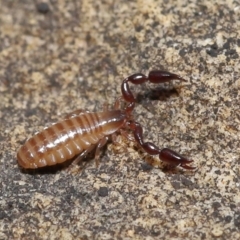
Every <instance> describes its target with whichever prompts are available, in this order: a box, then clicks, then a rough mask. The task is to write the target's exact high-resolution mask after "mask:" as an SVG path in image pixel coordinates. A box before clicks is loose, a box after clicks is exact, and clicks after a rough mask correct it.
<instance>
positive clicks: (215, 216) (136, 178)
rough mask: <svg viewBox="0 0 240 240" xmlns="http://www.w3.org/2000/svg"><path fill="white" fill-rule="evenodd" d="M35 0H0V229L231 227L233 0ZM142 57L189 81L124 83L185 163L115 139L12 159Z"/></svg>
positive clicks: (113, 87) (134, 235)
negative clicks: (23, 160) (24, 163)
mask: <svg viewBox="0 0 240 240" xmlns="http://www.w3.org/2000/svg"><path fill="white" fill-rule="evenodd" d="M38 3H39V2H37V1H32V0H25V1H7V0H0V5H1V8H0V118H1V121H0V169H1V177H0V178H1V181H0V182H1V185H0V187H1V188H0V239H215V238H217V237H218V239H240V141H239V140H240V139H239V138H240V137H239V136H240V127H239V125H240V124H239V123H240V111H239V106H240V93H239V89H240V64H239V54H240V5H239V2H238V1H230V0H229V1H225V0H219V1H197V0H193V1H184V0H182V1H173V0H172V1H154V0H148V1H141V0H139V1H113V0H105V1H90V0H87V1H86V0H82V1H78V0H75V1H66V0H65V1H64V0H59V1H55V0H53V1H50V0H49V1H46V2H45V3H46V4H40V5H39V4H38ZM151 69H165V70H168V71H171V72H175V73H177V74H180V75H181V76H183V77H184V78H186V79H187V80H188V82H187V83H181V82H179V81H174V82H172V83H170V84H163V85H161V86H157V87H156V86H153V85H150V84H147V85H145V86H142V87H136V91H138V92H140V93H141V95H140V97H139V104H138V106H137V108H136V110H135V113H134V114H135V117H136V119H137V121H139V122H141V124H142V125H143V127H144V129H145V132H144V135H145V137H146V139H148V140H151V141H153V142H154V143H155V144H157V145H159V146H161V147H170V148H172V149H174V150H176V151H178V152H180V153H181V154H183V155H185V156H189V157H190V158H192V159H194V160H195V164H196V166H197V167H198V169H197V170H196V171H184V170H182V169H180V168H177V169H169V168H167V167H166V165H164V164H162V163H160V162H159V161H158V159H157V158H155V157H154V158H152V157H149V156H147V155H146V154H145V153H144V152H142V151H141V150H140V149H139V148H138V147H137V146H136V144H134V142H128V141H126V140H123V139H122V142H121V144H120V145H117V146H114V145H112V144H109V145H108V146H107V148H106V151H104V152H103V153H102V155H101V163H100V166H99V168H96V167H95V163H94V161H93V160H89V161H85V163H86V164H81V165H80V170H79V169H74V168H73V169H71V171H68V168H63V169H57V170H56V169H48V170H43V171H35V172H25V171H21V169H19V167H18V165H17V162H16V151H17V149H18V148H19V146H20V145H21V144H23V143H24V141H25V140H26V138H27V137H30V136H31V135H32V134H33V133H34V132H36V131H38V130H41V129H42V128H43V127H44V126H45V125H47V124H49V123H51V122H55V121H56V120H58V119H61V118H62V117H63V116H64V115H65V114H66V113H68V112H70V111H73V110H75V109H77V108H83V109H88V110H94V111H97V110H100V109H101V108H102V105H103V104H104V103H105V102H107V103H109V104H112V103H114V101H115V99H116V97H118V96H120V84H121V81H122V80H123V79H124V77H126V76H128V75H129V74H132V73H135V72H142V73H146V74H147V73H148V71H149V70H151ZM151 89H152V90H151ZM155 89H157V90H156V91H155ZM120 140H121V139H120ZM149 163H152V165H153V166H152V167H151V165H150V164H149ZM83 165H84V166H83ZM75 170H76V171H75ZM77 170H78V171H77Z"/></svg>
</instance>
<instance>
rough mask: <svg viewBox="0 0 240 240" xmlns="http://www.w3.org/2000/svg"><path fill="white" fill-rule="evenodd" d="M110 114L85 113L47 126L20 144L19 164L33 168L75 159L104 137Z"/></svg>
mask: <svg viewBox="0 0 240 240" xmlns="http://www.w3.org/2000/svg"><path fill="white" fill-rule="evenodd" d="M112 112H113V111H112ZM114 112H116V111H114ZM109 113H111V111H110V112H109ZM108 115H109V114H106V113H104V112H103V113H85V114H81V115H78V116H74V117H71V118H69V119H66V120H63V121H60V122H58V123H55V124H53V125H52V126H50V127H48V128H46V129H44V130H43V131H42V132H39V133H37V134H36V135H34V136H33V137H31V138H30V139H28V140H27V141H26V143H25V144H24V145H23V146H22V147H20V149H19V150H18V153H17V158H18V163H19V165H20V166H21V167H23V168H32V169H33V168H39V167H44V166H51V165H55V164H58V163H62V162H64V161H66V160H68V159H71V158H73V157H74V156H76V155H78V154H80V153H81V152H83V151H84V150H85V149H87V148H88V147H89V146H90V145H92V144H96V143H97V142H98V141H99V140H100V139H101V138H103V137H104V135H105V134H104V129H105V128H108V126H106V125H109V124H111V121H109V117H108ZM110 117H112V116H111V114H110ZM105 131H106V130H105Z"/></svg>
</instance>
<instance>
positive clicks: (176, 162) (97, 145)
mask: <svg viewBox="0 0 240 240" xmlns="http://www.w3.org/2000/svg"><path fill="white" fill-rule="evenodd" d="M173 79H178V80H181V81H186V80H185V79H183V78H181V77H180V76H178V75H176V74H173V73H170V72H166V71H151V72H150V73H149V75H148V77H147V76H145V75H143V74H141V73H136V74H133V75H131V76H129V77H127V78H126V79H124V80H123V82H122V86H121V90H122V97H121V98H122V99H123V100H125V101H126V102H127V106H126V107H125V108H124V109H123V110H121V109H119V107H120V105H121V104H120V100H121V99H118V100H117V101H116V103H115V107H114V109H113V110H108V109H104V111H102V112H96V113H95V112H88V111H83V110H77V111H74V112H72V113H71V114H69V115H68V117H66V118H65V119H63V120H62V121H60V122H57V123H55V124H53V125H52V126H50V127H48V128H46V129H44V130H43V131H42V132H39V133H37V134H36V135H34V136H33V137H31V138H30V139H28V140H27V141H26V143H25V144H24V145H23V146H21V147H20V149H19V150H18V153H17V159H18V164H19V165H20V166H21V167H23V168H27V169H34V168H40V167H45V166H51V165H56V164H58V163H62V162H65V161H66V160H68V159H71V158H73V157H74V156H77V155H78V156H79V157H77V159H76V162H78V161H79V159H81V158H82V157H84V156H86V154H87V153H89V152H90V151H92V150H93V149H96V153H95V160H96V163H98V160H99V156H100V154H99V153H100V149H101V148H102V147H103V146H104V145H105V144H106V142H107V140H108V139H109V137H110V136H112V139H114V136H115V134H116V132H120V131H123V129H128V130H131V131H132V132H133V136H134V139H135V141H136V142H137V143H138V144H139V145H140V146H141V147H142V148H143V150H144V151H146V152H147V153H148V154H150V155H159V158H160V159H161V160H162V161H164V162H166V163H169V164H171V165H173V166H181V167H182V168H185V169H194V168H195V167H192V166H189V165H188V164H189V163H191V162H193V160H189V159H187V158H185V157H183V156H181V155H180V154H178V153H176V152H174V151H173V150H171V149H169V148H164V149H162V150H161V149H159V148H158V147H157V146H156V145H155V144H153V143H151V142H144V139H143V129H142V127H141V125H140V124H139V123H138V122H136V121H135V120H133V116H132V111H133V109H134V107H135V102H136V99H135V97H134V96H133V94H132V92H131V90H130V88H129V85H128V83H129V82H131V83H133V84H143V83H145V82H147V81H149V82H151V83H163V82H168V81H171V80H173Z"/></svg>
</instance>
